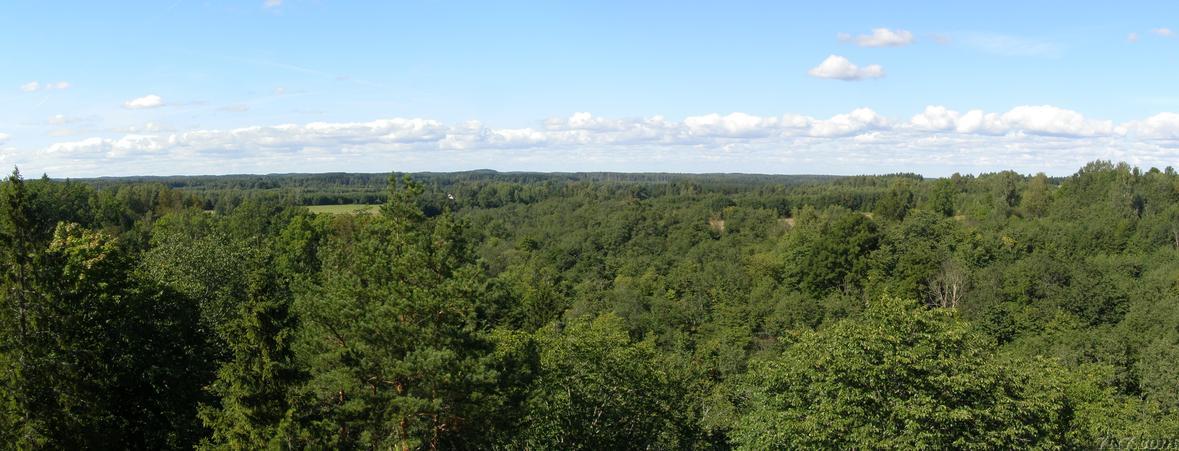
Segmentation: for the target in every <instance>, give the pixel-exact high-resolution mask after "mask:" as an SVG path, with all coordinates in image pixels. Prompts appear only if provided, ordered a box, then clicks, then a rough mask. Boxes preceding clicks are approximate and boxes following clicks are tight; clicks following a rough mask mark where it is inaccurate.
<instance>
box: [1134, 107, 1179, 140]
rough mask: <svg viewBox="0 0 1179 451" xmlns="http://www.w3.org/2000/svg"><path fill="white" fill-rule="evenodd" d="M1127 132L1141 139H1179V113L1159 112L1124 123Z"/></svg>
mask: <svg viewBox="0 0 1179 451" xmlns="http://www.w3.org/2000/svg"><path fill="white" fill-rule="evenodd" d="M1125 129H1126V131H1127V133H1130V134H1133V135H1134V136H1136V137H1139V138H1143V139H1152V140H1153V139H1158V140H1179V114H1176V113H1159V114H1156V115H1154V116H1151V117H1148V118H1146V119H1143V120H1140V121H1132V122H1130V123H1128V124H1126V125H1125Z"/></svg>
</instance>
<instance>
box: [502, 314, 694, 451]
mask: <svg viewBox="0 0 1179 451" xmlns="http://www.w3.org/2000/svg"><path fill="white" fill-rule="evenodd" d="M537 344H538V345H539V347H540V349H541V353H540V375H539V377H538V379H537V380H536V382H535V384H534V386H533V387H534V388H533V389H532V392H531V394H530V396H529V397H528V402H527V404H526V406H525V407H526V408H527V412H528V413H527V416H526V417H525V419H524V427H523V429H522V431H521V432H520V433H519V435H518V436H517V437H518V438H517V441H516V445H517V446H521V447H522V448H526V449H536V448H560V449H594V450H596V449H652V448H655V449H672V448H678V447H682V446H686V445H687V443H684V442H681V440H682V439H684V438H685V437H684V436H685V435H687V434H688V433H689V431H685V430H684V429H685V428H686V427H688V426H690V425H686V424H683V422H684V419H685V418H686V417H687V416H688V415H687V414H688V412H685V411H684V410H683V409H684V408H685V407H686V406H685V405H684V400H683V399H682V396H683V394H682V393H681V392H680V390H682V389H683V387H682V386H681V385H680V384H681V383H682V381H680V380H678V375H676V374H673V373H672V372H673V371H674V369H675V367H674V366H671V365H668V362H667V361H666V359H665V358H664V357H662V356H661V355H660V352H659V350H658V349H656V347H655V344H654V342H653V341H651V340H643V341H640V342H637V343H634V342H631V340H630V337H629V336H628V335H627V333H626V330H625V329H624V328H623V327H622V324H621V320H620V318H618V317H617V316H614V315H609V314H608V315H604V316H601V317H598V318H597V319H595V320H593V321H585V320H578V321H573V322H571V323H569V324H568V325H566V326H565V327H560V326H557V325H555V324H554V325H550V326H548V327H546V328H544V329H541V330H540V331H538V332H537Z"/></svg>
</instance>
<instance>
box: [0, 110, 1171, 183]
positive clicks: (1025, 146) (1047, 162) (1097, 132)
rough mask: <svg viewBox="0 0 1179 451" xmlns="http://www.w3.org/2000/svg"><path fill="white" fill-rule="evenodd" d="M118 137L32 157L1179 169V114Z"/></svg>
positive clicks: (94, 161) (582, 115)
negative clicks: (1113, 164)
mask: <svg viewBox="0 0 1179 451" xmlns="http://www.w3.org/2000/svg"><path fill="white" fill-rule="evenodd" d="M117 133H119V134H118V135H116V136H110V135H107V134H99V135H97V136H91V137H80V138H74V139H73V140H63V141H59V142H56V143H54V144H51V145H48V146H46V147H43V148H39V149H30V151H29V152H25V153H21V154H19V155H29V157H28V158H32V159H37V160H38V161H40V162H42V166H49V167H58V168H75V169H73V171H75V172H69V171H65V172H62V171H54V175H59V176H85V175H98V174H111V170H110V169H107V168H119V171H122V172H120V173H123V174H134V173H161V172H166V173H177V172H187V173H200V172H206V173H207V172H219V173H226V172H229V171H237V172H276V171H303V172H306V171H313V172H314V171H325V170H346V171H347V170H351V171H357V170H372V169H373V168H374V167H377V166H374V165H379V166H381V167H385V168H392V167H396V168H397V169H405V170H409V169H413V170H455V169H473V168H476V167H493V168H497V169H511V170H623V171H635V170H662V171H675V170H680V171H682V170H695V171H699V170H701V169H703V170H708V171H740V172H793V173H798V172H827V173H833V172H834V173H856V172H890V171H897V170H915V171H918V172H924V173H941V172H939V171H942V170H946V171H948V172H954V171H966V170H971V169H978V168H988V169H996V170H998V169H1021V168H1027V169H1029V170H1033V171H1041V170H1051V169H1054V168H1055V169H1058V170H1057V171H1055V172H1054V173H1059V174H1067V173H1069V171H1074V170H1076V168H1077V167H1080V166H1081V165H1082V164H1084V163H1085V162H1087V161H1090V160H1093V159H1114V160H1120V161H1127V162H1130V163H1132V164H1138V165H1155V166H1159V167H1162V166H1166V165H1168V164H1173V161H1175V160H1176V159H1177V158H1179V114H1177V113H1159V114H1156V115H1154V116H1151V117H1148V118H1145V119H1142V120H1138V121H1131V122H1126V123H1121V124H1115V123H1114V122H1112V121H1109V120H1102V119H1095V118H1090V117H1086V116H1085V115H1083V114H1082V113H1080V112H1077V111H1073V110H1069V109H1065V108H1060V107H1056V106H1051V105H1024V106H1016V107H1013V108H1011V109H1009V110H1006V111H997V112H987V111H983V110H978V109H973V110H955V109H952V108H949V107H946V106H942V105H931V106H927V107H925V108H924V110H922V111H921V112H919V113H918V114H916V115H913V116H911V117H909V119H908V120H904V119H900V120H893V119H890V118H888V117H886V116H884V115H882V114H880V113H878V112H876V111H874V110H872V109H870V108H858V109H855V110H852V111H849V112H847V113H842V114H836V115H833V116H830V117H813V116H806V115H799V114H784V115H777V116H774V115H769V116H762V115H755V114H749V113H743V112H732V113H726V114H722V113H713V114H703V115H696V116H688V117H684V118H682V119H678V120H677V119H669V118H666V117H663V116H650V117H641V118H613V117H601V116H595V115H593V114H591V113H588V112H578V113H574V114H572V115H569V116H565V117H554V118H549V119H547V120H544V121H541V122H540V123H539V124H538V126H536V127H521V128H500V127H493V126H490V125H487V124H484V123H482V122H478V121H469V122H461V123H444V122H441V121H436V120H431V119H423V118H390V119H378V120H373V121H367V122H309V123H302V124H278V125H255V126H248V127H238V128H226V129H194V130H173V129H170V128H168V127H164V126H160V125H159V124H154V123H148V124H145V125H143V126H140V127H128V128H124V129H121V130H119V131H118V132H117ZM13 155H18V154H13ZM22 158H24V157H22ZM18 163H21V162H20V161H18ZM460 164H461V165H462V166H456V165H460ZM22 167H24V166H23V163H22ZM33 167H38V166H36V165H33ZM1050 172H1051V171H1050Z"/></svg>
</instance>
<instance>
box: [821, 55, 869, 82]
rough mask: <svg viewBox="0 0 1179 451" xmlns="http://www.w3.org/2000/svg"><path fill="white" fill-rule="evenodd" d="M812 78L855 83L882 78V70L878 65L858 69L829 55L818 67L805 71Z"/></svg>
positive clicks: (836, 56)
mask: <svg viewBox="0 0 1179 451" xmlns="http://www.w3.org/2000/svg"><path fill="white" fill-rule="evenodd" d="M807 73H808V74H810V75H811V76H812V77H818V78H827V79H834V80H844V81H855V80H864V79H868V78H880V77H883V76H884V68H883V67H880V65H879V64H870V65H867V66H864V67H859V66H856V65H855V64H853V63H852V62H851V61H848V59H847V58H844V57H842V56H839V55H829V56H827V59H825V60H823V62H822V63H819V65H818V66H815V67H813V68H811V70H809V71H807Z"/></svg>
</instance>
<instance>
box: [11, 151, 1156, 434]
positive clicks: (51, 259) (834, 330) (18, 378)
mask: <svg viewBox="0 0 1179 451" xmlns="http://www.w3.org/2000/svg"><path fill="white" fill-rule="evenodd" d="M343 203H364V204H380V205H381V206H380V208H379V214H314V213H312V212H310V211H309V210H308V209H307V208H305V207H304V206H305V205H319V204H343ZM0 238H2V241H0V259H2V260H3V265H0V270H2V274H0V284H2V285H0V288H2V290H0V301H2V305H0V307H2V308H0V385H2V386H3V388H4V390H3V392H2V395H0V396H3V399H2V401H3V402H2V403H0V443H5V444H6V445H7V447H10V448H66V449H72V448H96V447H97V448H135V449H144V448H151V449H158V448H192V447H194V446H195V447H199V448H232V449H255V448H283V449H288V448H300V449H301V448H313V449H322V448H344V449H390V448H396V449H435V448H447V449H453V448H460V449H469V448H481V449H482V448H489V449H684V448H704V449H713V448H715V449H729V448H737V449H781V448H981V449H994V448H1025V447H1031V448H1081V447H1093V446H1099V445H1100V444H1102V443H1109V442H1108V440H1110V439H1111V437H1114V438H1117V439H1119V440H1120V439H1122V438H1124V437H1154V438H1168V437H1169V438H1172V439H1179V370H1177V369H1176V366H1175V362H1179V174H1176V173H1175V171H1174V170H1172V169H1171V168H1166V169H1165V170H1159V169H1154V168H1152V169H1149V170H1141V169H1139V168H1134V167H1130V166H1129V165H1126V164H1114V163H1110V162H1103V161H1097V162H1093V163H1090V164H1088V165H1086V166H1085V167H1083V168H1081V169H1080V170H1079V171H1078V172H1077V173H1075V174H1073V175H1072V176H1069V177H1063V178H1050V177H1047V176H1045V175H1043V174H1037V175H1034V176H1026V175H1020V174H1017V173H1014V172H1000V173H991V174H982V175H977V176H973V175H965V176H962V175H954V176H952V177H947V178H932V179H931V178H923V177H921V176H917V175H913V174H894V175H883V176H858V177H826V176H761V175H719V174H718V175H677V174H613V173H586V174H539V173H495V172H491V171H476V172H466V173H454V174H437V173H433V174H411V175H406V174H394V175H392V176H390V175H389V174H318V175H298V174H287V175H268V176H221V177H137V178H116V179H87V180H74V181H68V180H53V179H49V178H47V177H42V178H40V179H24V178H23V177H22V176H21V175H20V173H19V172H14V173H13V174H12V175H11V176H10V177H8V178H7V179H6V180H5V181H4V182H3V184H0Z"/></svg>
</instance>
